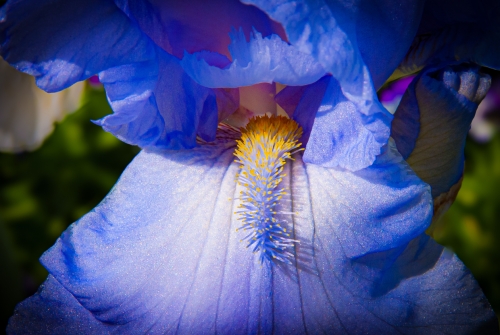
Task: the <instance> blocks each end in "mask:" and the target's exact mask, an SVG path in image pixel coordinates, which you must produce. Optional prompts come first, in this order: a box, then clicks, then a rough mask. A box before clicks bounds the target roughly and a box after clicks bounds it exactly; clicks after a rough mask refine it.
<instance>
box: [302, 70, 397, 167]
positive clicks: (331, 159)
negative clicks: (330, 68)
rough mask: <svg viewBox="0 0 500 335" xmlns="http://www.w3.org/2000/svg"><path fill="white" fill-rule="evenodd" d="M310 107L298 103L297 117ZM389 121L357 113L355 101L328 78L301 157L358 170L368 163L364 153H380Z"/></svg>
mask: <svg viewBox="0 0 500 335" xmlns="http://www.w3.org/2000/svg"><path fill="white" fill-rule="evenodd" d="M311 93H312V94H315V92H311ZM376 105H377V106H379V107H380V106H381V105H380V103H379V102H378V101H377V102H376V104H374V105H372V109H376V108H375V106H376ZM302 108H304V110H303V111H302V110H301V109H302ZM310 108H311V106H306V105H298V106H297V110H296V112H295V113H296V114H297V117H298V116H299V115H306V114H307V115H310V113H309V111H308V110H309V109H310ZM382 108H383V107H382ZM375 114H376V112H375ZM389 115H390V114H389ZM389 122H390V119H389V118H385V117H384V118H377V117H375V116H374V115H371V116H368V115H365V114H362V113H358V109H357V107H356V105H355V104H354V103H353V102H352V101H351V100H349V99H348V98H346V97H345V95H344V94H343V93H342V89H341V87H340V85H339V83H338V82H337V81H336V80H335V78H330V79H329V83H328V87H327V88H326V92H325V94H324V97H323V99H322V101H321V104H320V106H319V108H318V110H317V113H316V114H315V119H314V124H313V126H312V129H311V132H310V135H309V139H308V142H307V145H306V151H305V152H304V161H306V162H308V163H313V164H318V165H321V166H324V167H341V168H345V169H348V170H354V171H356V170H360V169H362V168H363V167H365V166H366V165H367V164H370V159H368V157H375V156H377V155H378V154H379V153H380V148H379V144H380V143H383V142H384V141H385V140H386V136H387V135H386V132H388V131H389Z"/></svg>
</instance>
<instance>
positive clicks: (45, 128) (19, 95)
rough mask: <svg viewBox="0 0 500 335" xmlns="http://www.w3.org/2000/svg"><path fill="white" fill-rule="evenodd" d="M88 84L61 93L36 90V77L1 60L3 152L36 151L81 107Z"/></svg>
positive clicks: (0, 134) (0, 148)
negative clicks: (58, 122)
mask: <svg viewBox="0 0 500 335" xmlns="http://www.w3.org/2000/svg"><path fill="white" fill-rule="evenodd" d="M84 88H85V83H83V82H81V83H77V84H75V85H73V86H71V87H70V88H68V89H66V90H64V91H62V92H58V93H52V94H50V93H46V92H44V91H42V90H41V89H39V88H38V87H36V85H35V80H34V78H33V77H31V76H29V75H27V74H24V73H22V72H19V71H17V70H15V69H14V68H12V67H11V66H9V64H8V63H7V62H5V61H4V60H3V59H1V58H0V101H1V102H2V103H1V106H0V151H5V152H21V151H24V150H34V149H36V148H38V147H39V146H40V144H42V142H43V140H44V139H45V138H46V137H47V136H48V135H49V134H50V133H51V132H52V130H53V129H54V122H56V121H61V120H62V119H63V118H64V117H65V116H66V114H67V113H71V112H73V111H75V110H77V109H78V107H79V106H80V103H81V100H82V95H83V91H84Z"/></svg>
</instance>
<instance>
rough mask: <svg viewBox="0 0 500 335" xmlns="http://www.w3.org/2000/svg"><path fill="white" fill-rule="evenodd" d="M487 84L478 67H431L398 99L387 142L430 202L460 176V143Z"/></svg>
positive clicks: (488, 79)
mask: <svg viewBox="0 0 500 335" xmlns="http://www.w3.org/2000/svg"><path fill="white" fill-rule="evenodd" d="M490 83H491V79H490V77H489V76H488V75H483V74H480V73H478V68H477V67H470V66H456V67H454V68H445V69H442V70H438V69H433V68H431V69H427V70H425V71H424V72H423V73H422V74H421V75H419V76H418V77H416V78H415V79H414V81H413V82H412V84H411V85H410V86H409V88H408V90H407V91H406V93H405V95H404V96H403V99H402V100H401V103H400V105H399V107H398V109H397V111H396V113H395V117H394V122H393V128H392V137H393V138H394V139H395V141H396V145H397V148H398V150H399V151H400V152H401V153H402V155H403V157H406V160H407V162H408V163H409V164H410V166H411V167H412V169H413V170H414V171H415V172H416V173H417V175H418V176H419V177H420V178H422V179H423V180H424V181H425V182H426V183H428V184H429V185H430V186H431V188H432V195H433V197H434V198H435V197H437V196H439V195H440V194H442V193H445V192H448V191H449V190H450V188H451V187H452V186H453V185H455V184H456V183H457V182H458V181H459V180H460V178H461V177H462V174H463V169H464V146H465V139H466V137H467V133H468V131H469V129H470V124H471V122H472V119H473V118H474V114H475V112H476V109H477V106H478V104H479V102H481V100H482V99H483V98H484V96H485V95H486V92H487V91H488V89H489V87H490Z"/></svg>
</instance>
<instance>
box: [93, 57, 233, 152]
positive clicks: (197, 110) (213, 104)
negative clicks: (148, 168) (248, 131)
mask: <svg viewBox="0 0 500 335" xmlns="http://www.w3.org/2000/svg"><path fill="white" fill-rule="evenodd" d="M155 51H156V55H155V57H154V58H152V59H151V60H149V61H147V62H140V63H132V64H127V65H123V66H119V67H115V68H111V69H109V70H106V71H103V72H102V73H101V74H100V76H99V79H100V81H101V82H102V83H103V84H104V87H105V89H106V93H107V96H108V100H109V102H110V104H111V107H112V108H113V111H114V114H112V115H109V116H106V117H104V118H102V119H100V120H98V121H96V122H95V123H96V124H98V125H100V126H102V127H103V128H104V130H106V131H109V132H111V133H112V134H113V135H115V136H116V137H118V138H119V139H120V140H122V141H124V142H126V143H130V144H136V145H138V146H140V147H142V148H149V147H155V148H160V149H181V148H193V147H194V146H195V145H196V136H200V137H201V138H203V139H204V140H206V141H213V140H214V139H215V131H216V129H217V123H218V104H219V107H220V110H221V111H222V112H224V111H226V110H227V109H228V108H231V106H232V107H233V108H236V106H234V103H232V104H231V103H228V102H227V101H228V100H230V99H231V98H234V97H233V96H232V95H231V94H227V95H224V94H217V95H216V94H215V93H214V91H213V90H211V89H208V88H205V87H202V86H200V85H198V84H196V83H195V82H194V81H193V80H191V79H190V78H189V77H188V76H187V75H186V74H185V72H184V71H183V69H182V68H181V67H180V65H179V60H178V59H177V58H175V57H173V56H171V55H169V54H168V53H166V52H165V51H163V50H161V49H160V48H156V49H155ZM233 111H234V110H233ZM231 112H232V111H231ZM225 113H226V114H227V111H226V112H225Z"/></svg>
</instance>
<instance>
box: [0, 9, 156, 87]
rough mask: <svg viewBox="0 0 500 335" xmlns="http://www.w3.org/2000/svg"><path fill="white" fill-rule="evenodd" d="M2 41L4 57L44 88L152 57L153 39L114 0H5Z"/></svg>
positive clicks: (0, 50) (0, 29) (0, 48)
mask: <svg viewBox="0 0 500 335" xmlns="http://www.w3.org/2000/svg"><path fill="white" fill-rule="evenodd" d="M0 40H1V41H2V44H1V46H0V53H1V55H2V57H4V59H5V60H6V61H7V62H9V63H10V64H12V65H13V66H15V67H16V68H17V69H18V70H20V71H23V72H26V73H28V74H30V75H32V76H35V77H36V82H37V85H38V86H39V87H40V88H42V89H44V90H46V91H48V92H55V91H59V90H62V89H64V88H66V87H69V86H71V85H72V84H73V83H75V82H77V81H80V80H84V79H86V78H88V77H90V76H91V75H94V74H96V73H98V72H100V71H102V70H105V69H107V68H110V67H113V66H119V65H122V64H128V63H133V62H141V61H148V60H150V59H152V58H153V57H154V50H153V43H151V41H150V40H149V39H148V38H147V37H146V36H145V35H144V34H143V33H142V32H141V31H140V30H139V29H138V27H137V26H136V25H134V24H132V22H131V21H130V19H128V18H127V16H126V15H125V14H124V13H123V12H122V11H121V10H120V9H119V8H118V7H116V5H115V4H114V3H113V2H112V1H101V0H90V1H76V2H75V1H64V0H57V1H36V0H35V1H33V0H24V1H9V2H7V4H6V5H5V6H4V7H2V9H1V12H0Z"/></svg>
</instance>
